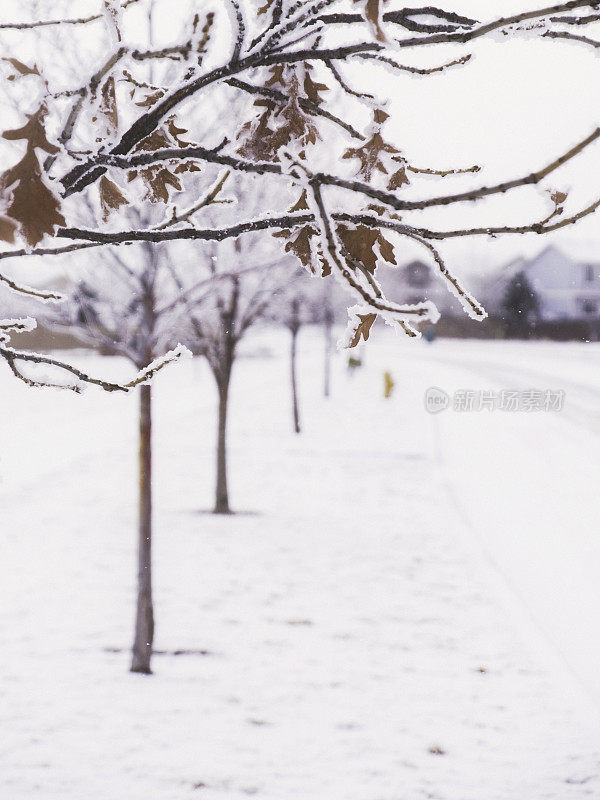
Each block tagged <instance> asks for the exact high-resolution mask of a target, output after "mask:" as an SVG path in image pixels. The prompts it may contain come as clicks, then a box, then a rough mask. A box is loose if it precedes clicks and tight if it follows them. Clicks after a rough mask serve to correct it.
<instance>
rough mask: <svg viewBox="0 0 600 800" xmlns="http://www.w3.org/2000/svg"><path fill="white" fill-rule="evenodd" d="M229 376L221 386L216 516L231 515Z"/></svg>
mask: <svg viewBox="0 0 600 800" xmlns="http://www.w3.org/2000/svg"><path fill="white" fill-rule="evenodd" d="M229 380H230V376H229V374H228V375H227V376H226V377H225V379H224V381H223V382H222V383H220V384H219V387H218V388H219V427H218V431H217V487H216V496H215V509H214V513H215V514H230V513H231V509H230V508H229V492H228V490H227V411H228V409H229Z"/></svg>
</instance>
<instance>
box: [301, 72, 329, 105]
mask: <svg viewBox="0 0 600 800" xmlns="http://www.w3.org/2000/svg"><path fill="white" fill-rule="evenodd" d="M328 91H329V86H327V85H326V84H324V83H315V81H313V79H312V78H311V76H310V73H309V72H308V70H307V71H306V75H305V77H304V93H305V94H306V96H307V97H308V99H309V100H311V101H312V102H313V103H316V104H317V105H319V104H320V103H322V102H323V101H324V98H323V97H321V96H320V94H319V92H328Z"/></svg>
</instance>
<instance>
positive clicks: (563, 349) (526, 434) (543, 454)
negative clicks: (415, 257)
mask: <svg viewBox="0 0 600 800" xmlns="http://www.w3.org/2000/svg"><path fill="white" fill-rule="evenodd" d="M440 349H441V353H440V352H435V353H434V348H432V349H430V351H429V352H427V351H426V354H425V356H424V358H423V359H422V360H421V362H422V363H421V370H424V371H425V372H426V373H427V380H428V381H430V384H429V385H431V382H435V381H437V384H436V385H442V386H445V387H448V390H449V391H451V390H453V389H456V388H459V387H460V388H472V389H491V390H494V391H499V390H501V389H516V390H524V389H531V388H537V389H542V390H544V389H564V391H565V393H566V403H565V407H564V409H563V410H562V411H561V412H560V413H554V414H552V413H540V412H534V413H530V414H523V413H520V414H513V413H502V412H494V413H493V414H490V412H487V411H481V412H473V413H467V414H462V413H458V412H454V411H448V412H445V413H443V414H441V415H440V416H436V417H434V420H433V425H434V427H435V431H436V436H437V437H438V443H439V453H440V458H441V461H442V464H443V469H444V471H445V473H446V475H447V479H448V481H449V484H450V486H451V490H452V494H453V495H454V496H455V497H456V498H457V500H458V502H459V504H460V506H461V508H462V510H463V512H464V514H465V517H466V520H467V522H468V525H469V528H470V530H471V532H472V534H473V536H474V537H475V539H476V540H477V541H478V543H479V545H480V546H481V548H482V549H483V552H484V553H485V554H486V555H487V557H489V558H490V559H491V560H492V562H493V563H494V564H495V565H496V567H497V568H498V570H499V571H500V573H501V575H502V576H503V578H504V580H505V581H506V583H507V585H508V586H509V587H510V589H511V590H512V591H513V592H514V594H515V595H516V596H517V597H518V598H519V600H520V601H521V602H522V603H523V604H524V605H525V606H526V608H527V609H528V610H529V611H530V613H531V616H532V618H533V621H534V622H535V625H536V626H537V627H538V628H539V629H540V630H541V631H542V632H543V634H544V636H545V637H546V639H547V641H548V642H549V643H550V644H551V645H552V646H553V647H554V648H555V649H556V651H557V652H558V653H559V654H560V657H561V660H562V661H563V662H564V664H565V665H566V666H567V668H568V669H569V670H570V671H571V672H572V673H573V675H574V676H575V678H576V680H577V682H579V683H580V684H581V685H582V688H583V689H584V690H585V693H586V694H587V697H588V701H589V702H591V703H593V706H594V708H593V709H590V710H593V712H594V714H595V715H596V718H597V719H598V720H600V669H599V668H598V667H599V665H600V624H599V623H598V611H599V609H600V502H599V499H598V487H599V486H600V348H598V347H595V346H592V347H590V348H589V349H588V353H589V357H588V359H587V360H584V361H580V360H579V358H578V356H580V353H581V348H577V347H576V346H573V345H554V348H552V346H551V345H550V346H548V345H546V346H545V347H544V346H543V345H542V346H540V345H536V344H535V343H532V344H521V345H514V344H511V343H509V344H508V345H507V344H504V345H502V344H500V345H498V344H496V345H494V344H492V345H490V344H489V343H488V344H487V345H486V344H484V345H483V346H481V345H479V344H478V343H467V344H466V345H465V346H463V347H462V348H461V346H460V345H457V344H456V343H454V344H450V343H442V345H441V348H440ZM552 349H554V353H552ZM461 350H462V353H461ZM424 364H427V366H428V367H429V369H426V368H425V367H424ZM474 447H479V448H481V451H482V453H483V454H486V455H485V456H483V457H482V458H480V459H473V448H474Z"/></svg>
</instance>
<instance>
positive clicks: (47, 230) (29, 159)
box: [0, 146, 66, 247]
mask: <svg viewBox="0 0 600 800" xmlns="http://www.w3.org/2000/svg"><path fill="white" fill-rule="evenodd" d="M0 191H2V192H3V193H6V192H9V191H11V192H12V198H11V202H10V204H9V206H8V208H7V209H6V212H7V214H8V216H9V217H10V218H11V219H12V220H15V221H16V222H18V223H19V225H20V232H21V235H22V236H23V237H24V239H25V240H26V242H27V243H28V244H29V245H31V246H32V247H34V246H35V245H36V244H39V242H41V241H42V239H43V238H44V236H45V235H46V234H50V235H54V229H55V228H57V227H64V226H65V225H66V222H65V218H64V217H63V215H62V214H61V213H60V201H59V200H58V198H57V197H55V195H54V194H53V193H52V191H51V190H50V189H49V188H48V186H46V184H45V183H44V181H43V179H42V170H41V167H40V164H39V161H38V159H37V156H36V154H35V150H34V149H33V147H32V146H29V147H28V148H27V152H26V153H25V156H24V157H23V159H22V160H21V161H19V163H18V164H16V165H15V166H14V167H11V169H9V170H7V171H6V172H5V173H4V174H3V175H2V177H1V178H0Z"/></svg>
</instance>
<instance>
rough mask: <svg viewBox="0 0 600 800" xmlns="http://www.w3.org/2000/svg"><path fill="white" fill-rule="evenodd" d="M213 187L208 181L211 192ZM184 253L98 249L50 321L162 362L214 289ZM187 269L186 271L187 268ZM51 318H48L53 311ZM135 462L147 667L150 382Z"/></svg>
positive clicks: (139, 638)
mask: <svg viewBox="0 0 600 800" xmlns="http://www.w3.org/2000/svg"><path fill="white" fill-rule="evenodd" d="M214 194H215V190H214V189H213V190H211V192H209V195H208V196H209V197H210V196H212V195H214ZM207 202H208V200H207ZM131 213H133V212H131ZM184 257H185V254H183V253H181V252H180V253H174V252H173V247H171V248H168V247H167V246H165V245H163V246H162V247H159V248H158V247H152V246H151V245H150V244H149V243H147V242H143V243H142V244H141V249H140V247H139V246H138V248H136V249H134V250H131V249H128V250H126V251H122V252H121V251H109V252H108V253H107V254H105V258H103V259H100V258H98V256H96V258H92V260H91V263H88V264H87V266H81V267H79V268H78V269H77V272H78V274H80V276H81V275H82V274H83V277H80V278H79V280H78V282H77V283H76V286H75V289H74V290H73V292H72V293H71V295H70V296H69V298H68V302H67V303H65V304H63V306H62V308H61V310H60V312H59V314H60V316H58V318H57V317H56V316H55V317H54V322H59V323H60V324H62V325H66V326H68V328H69V330H70V331H71V332H73V333H75V335H76V336H78V337H79V338H80V339H81V340H82V341H84V342H86V343H89V344H91V345H93V346H95V347H97V348H99V349H100V350H101V351H102V352H104V353H109V354H118V355H121V356H124V357H125V358H127V359H128V360H129V361H131V362H132V363H133V364H134V365H135V366H136V367H138V368H141V365H145V364H148V363H153V362H158V363H161V358H162V357H163V356H164V354H165V353H168V352H169V351H170V348H171V346H172V343H173V342H174V341H175V340H176V339H177V338H181V337H183V336H185V333H186V326H187V316H188V310H189V309H195V308H197V306H198V305H199V304H201V303H202V302H203V301H204V300H205V298H206V297H207V296H208V294H209V293H210V292H211V291H216V287H215V285H214V281H213V276H212V275H211V274H209V273H205V274H204V275H201V274H200V273H199V271H198V269H196V270H195V272H194V275H195V278H196V280H195V281H193V282H191V283H190V286H189V287H187V288H184V287H183V286H182V285H181V284H180V283H179V281H178V279H177V278H176V274H175V272H174V267H173V260H177V259H179V260H181V259H182V258H184ZM189 273H190V277H191V270H189ZM233 277H234V278H235V277H236V276H233ZM219 278H220V279H224V278H225V279H228V278H229V276H227V275H220V276H219ZM217 280H218V279H217ZM49 321H50V322H52V321H53V317H52V316H50V317H49ZM138 463H139V468H138V481H139V513H138V571H137V603H136V616H135V631H134V642H133V648H132V662H131V671H132V672H141V673H146V674H149V673H150V672H151V666H150V663H151V656H152V646H153V639H154V607H153V597H152V387H151V385H150V384H144V385H142V386H141V388H140V397H139V462H138Z"/></svg>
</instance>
